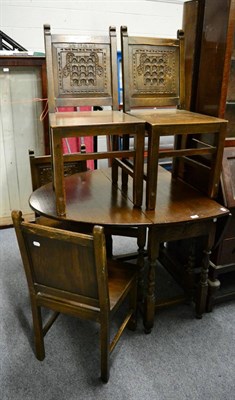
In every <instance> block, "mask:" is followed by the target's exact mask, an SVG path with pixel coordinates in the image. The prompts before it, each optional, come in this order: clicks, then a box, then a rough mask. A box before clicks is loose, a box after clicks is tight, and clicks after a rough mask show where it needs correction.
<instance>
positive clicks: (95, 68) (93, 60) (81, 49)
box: [57, 44, 110, 95]
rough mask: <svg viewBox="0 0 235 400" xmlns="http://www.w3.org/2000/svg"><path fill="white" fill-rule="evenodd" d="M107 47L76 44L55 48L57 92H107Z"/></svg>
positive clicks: (108, 76) (108, 73) (108, 78)
mask: <svg viewBox="0 0 235 400" xmlns="http://www.w3.org/2000/svg"><path fill="white" fill-rule="evenodd" d="M108 51H109V49H108V48H95V47H91V46H90V45H82V44H80V45H78V46H76V47H75V46H74V47H69V48H59V47H58V48H57V60H58V86H59V94H60V95H63V94H64V95H66V94H76V95H77V94H79V93H81V94H83V95H84V94H101V95H104V94H107V92H108V91H109V90H110V88H109V80H110V72H109V63H108V62H107V60H108V59H109V54H108V53H107V52H108Z"/></svg>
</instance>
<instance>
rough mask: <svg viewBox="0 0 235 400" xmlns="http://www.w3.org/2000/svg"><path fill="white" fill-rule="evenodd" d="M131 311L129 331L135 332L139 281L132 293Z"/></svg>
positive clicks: (130, 300)
mask: <svg viewBox="0 0 235 400" xmlns="http://www.w3.org/2000/svg"><path fill="white" fill-rule="evenodd" d="M129 309H130V310H133V313H132V316H131V318H130V320H129V322H128V324H127V327H128V329H130V330H131V331H135V330H136V327H137V279H136V283H135V285H134V286H133V289H132V290H131V292H130V299H129Z"/></svg>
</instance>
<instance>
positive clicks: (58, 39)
mask: <svg viewBox="0 0 235 400" xmlns="http://www.w3.org/2000/svg"><path fill="white" fill-rule="evenodd" d="M44 39H45V51H46V67H47V85H48V107H49V126H50V140H51V154H52V157H53V183H54V188H55V194H56V205H57V213H58V215H60V216H62V215H65V213H66V198H65V189H64V176H63V157H62V143H61V142H62V138H65V137H73V136H80V137H82V136H99V135H106V136H111V137H112V142H113V146H112V151H111V150H110V151H104V152H93V153H87V154H80V157H81V159H85V160H88V159H94V160H99V159H104V158H108V159H112V170H113V175H112V180H113V183H115V184H116V183H117V180H118V166H121V168H122V169H123V171H124V173H123V176H127V175H131V176H132V177H133V201H134V205H135V206H137V207H141V205H142V198H143V161H144V160H143V149H144V123H143V121H142V120H138V119H135V118H133V117H130V116H128V115H126V114H124V113H120V112H119V111H118V110H119V107H118V84H117V44H116V29H115V28H114V27H110V29H109V36H102V37H99V36H97V37H91V36H76V35H59V34H58V35H57V34H53V35H52V34H51V30H50V26H49V25H44ZM71 54H72V57H71ZM88 56H92V57H93V58H95V57H96V61H95V62H94V60H93V61H92V62H91V65H90V66H89V65H88V64H86V65H87V68H88V67H89V68H93V67H94V71H95V72H89V74H90V73H93V75H92V78H93V81H92V79H91V81H92V83H90V78H89V75H88V77H86V78H83V74H84V72H83V71H82V70H80V69H81V67H80V64H79V63H80V61H81V60H83V58H84V59H85V58H86V57H88ZM66 57H67V58H66ZM71 60H72V61H71ZM73 60H74V64H76V65H74V66H73ZM70 61H71V62H70ZM92 63H93V64H92ZM86 65H85V66H83V67H84V68H85V67H86ZM73 68H75V69H76V68H77V71H75V72H76V79H75V78H73V76H74V74H73ZM69 78H70V81H69ZM101 78H102V79H101ZM74 79H75V80H74ZM59 106H100V107H102V106H106V107H107V106H109V107H111V111H110V110H103V111H99V112H97V111H90V112H79V113H77V112H67V113H59V112H57V111H56V110H57V107H59ZM126 134H131V135H134V137H135V146H134V149H133V150H129V149H127V150H120V146H119V144H118V143H119V140H118V137H119V136H125V135H126ZM126 158H133V159H134V169H133V168H132V169H131V168H129V166H128V165H127V163H126V162H125V160H126ZM123 183H124V185H126V179H125V180H124V179H123Z"/></svg>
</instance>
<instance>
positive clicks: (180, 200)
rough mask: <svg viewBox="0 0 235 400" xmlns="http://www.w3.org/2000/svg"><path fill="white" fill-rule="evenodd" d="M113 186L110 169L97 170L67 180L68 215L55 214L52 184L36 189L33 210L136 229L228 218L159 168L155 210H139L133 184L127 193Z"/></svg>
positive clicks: (51, 215)
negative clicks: (136, 206) (141, 226)
mask: <svg viewBox="0 0 235 400" xmlns="http://www.w3.org/2000/svg"><path fill="white" fill-rule="evenodd" d="M119 181H120V183H119V184H118V186H115V185H113V184H112V181H111V168H107V169H98V170H94V171H87V172H82V173H78V174H75V175H71V176H69V177H66V178H65V193H66V215H65V216H63V217H61V216H58V215H57V213H56V202H55V193H54V191H53V187H52V184H51V183H49V184H47V185H45V186H42V187H40V188H39V189H37V190H35V191H34V192H33V193H32V194H31V196H30V198H29V205H30V207H31V208H32V209H33V210H34V211H35V212H36V213H38V214H40V215H44V216H46V217H50V218H55V219H57V220H67V221H76V222H83V223H89V224H101V225H115V226H133V227H135V226H136V227H137V226H140V225H145V226H150V225H153V224H154V225H163V226H164V225H165V224H175V223H178V224H179V223H187V222H192V221H198V220H202V219H203V220H206V219H212V218H218V217H221V216H225V215H227V214H228V213H229V210H227V209H226V208H225V207H223V206H221V205H220V204H218V203H217V202H216V201H214V200H211V199H209V198H208V197H206V196H205V195H204V194H202V193H201V192H199V191H198V190H196V189H194V188H193V187H191V186H189V185H188V184H186V183H184V182H182V181H180V180H174V179H172V178H171V174H170V173H169V172H168V171H166V170H165V169H164V168H162V167H159V172H158V189H157V202H156V204H157V206H156V209H155V210H153V211H147V210H145V209H144V206H143V207H142V209H138V208H135V207H133V203H132V184H131V178H129V185H128V188H127V190H125V191H123V190H122V188H121V179H120V180H119Z"/></svg>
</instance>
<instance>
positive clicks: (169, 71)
mask: <svg viewBox="0 0 235 400" xmlns="http://www.w3.org/2000/svg"><path fill="white" fill-rule="evenodd" d="M132 68H133V71H132V74H133V89H134V92H135V94H147V93H149V94H154V93H156V94H157V95H159V94H163V95H172V94H177V93H178V80H179V76H178V60H177V52H176V51H175V50H174V49H171V50H168V49H165V50H162V49H158V48H154V49H153V48H151V47H149V48H148V47H147V46H146V48H144V49H143V48H141V49H140V48H138V47H136V48H135V47H134V46H133V49H132Z"/></svg>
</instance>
